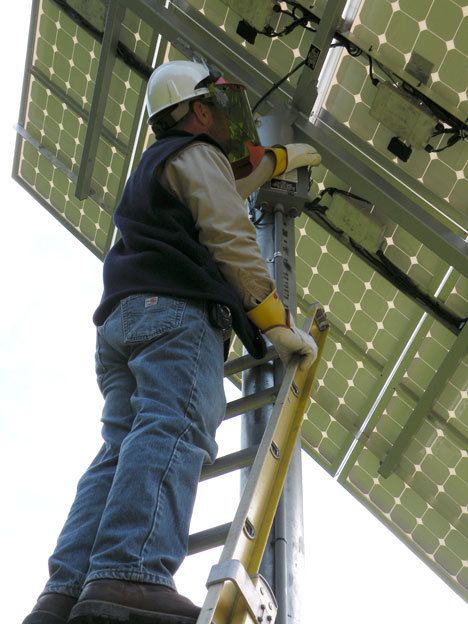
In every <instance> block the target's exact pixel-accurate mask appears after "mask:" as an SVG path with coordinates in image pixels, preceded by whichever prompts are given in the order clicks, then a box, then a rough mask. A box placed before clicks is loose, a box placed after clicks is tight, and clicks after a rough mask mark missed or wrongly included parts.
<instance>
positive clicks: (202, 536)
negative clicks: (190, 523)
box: [187, 522, 231, 555]
mask: <svg viewBox="0 0 468 624" xmlns="http://www.w3.org/2000/svg"><path fill="white" fill-rule="evenodd" d="M230 527H231V523H230V522H227V523H226V524H220V525H218V526H216V527H213V528H212V529H207V530H206V531H199V532H198V533H192V535H190V537H189V541H188V550H187V554H189V555H195V554H197V553H199V552H203V551H204V550H209V549H210V548H216V546H222V545H223V544H224V542H225V541H226V537H227V534H228V533H229V529H230Z"/></svg>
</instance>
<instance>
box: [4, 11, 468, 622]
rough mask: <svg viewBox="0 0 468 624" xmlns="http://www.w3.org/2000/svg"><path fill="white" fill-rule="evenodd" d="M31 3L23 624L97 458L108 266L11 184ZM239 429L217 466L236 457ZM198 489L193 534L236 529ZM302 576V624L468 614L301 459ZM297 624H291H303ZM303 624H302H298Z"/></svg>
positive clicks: (10, 309) (200, 580)
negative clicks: (25, 182) (25, 175)
mask: <svg viewBox="0 0 468 624" xmlns="http://www.w3.org/2000/svg"><path fill="white" fill-rule="evenodd" d="M29 7H30V3H29V2H28V1H27V0H18V1H17V2H15V3H9V4H8V14H4V16H3V20H2V25H1V28H2V37H1V43H0V45H1V53H2V54H1V57H2V59H3V76H4V83H3V94H2V99H1V106H2V115H1V156H0V157H1V161H0V179H1V189H2V192H3V197H2V201H1V211H2V219H1V223H2V226H3V227H2V234H3V237H2V244H1V246H0V253H1V258H0V260H1V275H2V286H3V288H2V290H3V296H2V302H3V303H2V305H1V312H0V314H1V322H0V332H1V336H0V343H1V345H2V350H1V353H2V358H1V363H0V368H1V377H0V418H1V422H0V427H1V444H2V447H1V456H0V475H1V492H2V494H3V497H2V505H1V509H2V513H1V521H0V522H1V526H0V535H1V539H2V543H1V550H0V552H1V553H2V557H3V565H2V596H3V600H2V603H3V604H2V622H4V623H5V624H17V623H18V624H19V623H20V622H21V621H22V618H23V617H24V616H25V615H26V614H27V612H28V611H29V610H30V608H31V607H32V605H33V603H34V601H35V598H36V596H37V595H38V594H39V593H40V591H41V589H42V587H43V584H44V583H45V581H46V578H47V576H46V575H47V557H48V555H49V554H50V552H51V550H52V549H53V547H54V544H55V540H56V537H57V534H58V532H59V530H60V528H61V526H62V524H63V521H64V519H65V515H66V513H67V510H68V507H69V505H70V503H71V501H72V499H73V496H74V491H75V487H76V482H77V480H78V478H79V477H80V475H81V473H82V472H83V470H84V469H85V468H86V466H87V465H88V464H89V463H90V461H91V459H92V458H93V457H94V455H95V453H96V451H97V449H98V448H99V446H100V439H99V431H100V423H99V418H100V410H101V407H102V399H101V397H100V395H99V392H98V390H97V387H96V384H95V378H94V369H93V358H94V341H95V331H94V327H93V325H92V322H91V315H92V312H93V311H94V308H95V307H96V305H97V302H98V301H99V298H100V294H101V263H100V262H99V261H98V260H97V259H96V258H95V257H94V256H93V255H92V254H91V253H90V252H89V251H87V250H86V249H85V248H84V247H83V246H82V245H81V244H80V243H79V242H78V241H77V240H76V239H74V238H73V237H72V235H71V234H69V233H68V232H67V231H66V230H65V229H64V228H63V227H62V226H60V225H59V223H58V222H57V221H55V219H53V217H51V216H50V215H49V214H48V213H47V212H46V211H45V210H44V209H43V208H42V207H41V206H40V205H39V204H37V203H36V202H35V201H34V200H33V199H32V198H31V197H30V196H29V195H28V194H27V193H26V192H25V191H24V190H23V189H22V188H20V187H19V186H18V185H17V184H15V183H14V182H13V181H12V180H11V177H10V174H11V162H12V158H13V149H14V138H15V133H14V130H13V125H14V123H15V122H16V120H17V115H18V108H19V99H20V91H21V81H22V76H23V66H24V57H25V50H26V37H27V31H28V26H29ZM236 427H237V425H236V423H235V422H234V421H232V422H230V423H226V424H225V425H223V426H222V428H221V429H222V431H221V433H222V435H221V454H224V453H225V452H230V451H232V450H235V448H234V442H235V441H236V440H237V437H238V435H237V430H236ZM220 483H221V484H220V485H213V484H210V485H208V484H202V486H201V488H200V495H199V500H198V502H197V506H196V511H195V516H194V522H193V527H192V529H193V530H200V529H202V528H208V526H211V525H215V524H219V523H222V522H227V521H229V520H230V519H231V518H232V515H233V511H234V506H235V501H234V499H235V495H236V494H237V492H238V485H237V480H236V477H235V476H230V477H223V479H222V480H221V482H220ZM304 493H305V526H306V552H307V572H306V577H305V588H306V592H305V596H304V605H303V616H302V620H301V622H302V624H309V623H311V622H313V621H314V622H315V621H316V622H325V621H326V622H329V623H331V624H335V623H337V622H350V623H351V624H354V623H356V624H357V623H359V624H368V623H369V624H370V623H372V624H373V623H374V622H376V621H378V622H379V624H390V623H392V624H393V622H395V621H396V620H397V619H399V620H400V621H402V622H412V621H419V622H421V621H424V622H425V624H436V623H437V624H439V623H440V622H441V621H444V622H448V623H451V622H461V621H462V619H463V616H465V618H466V604H465V603H464V602H463V601H462V600H461V599H460V598H459V597H458V596H457V595H456V594H455V593H454V592H453V591H451V590H450V589H449V588H448V587H447V586H446V585H445V584H444V583H443V582H442V581H441V580H440V579H439V578H438V577H437V576H436V575H435V574H434V573H433V572H431V571H430V570H429V568H428V567H427V566H426V565H425V564H423V563H422V562H420V561H419V560H418V559H417V558H416V557H415V556H414V555H413V554H412V553H411V552H410V551H409V550H408V549H407V548H406V547H405V546H404V545H403V544H402V543H401V542H400V541H399V540H398V539H397V538H396V537H394V536H393V535H392V534H391V533H390V532H389V531H388V530H387V529H386V528H385V527H384V526H383V525H382V524H381V523H380V522H379V521H378V520H377V519H376V518H374V517H373V516H372V515H371V514H370V513H369V512H368V511H367V510H366V509H365V508H364V507H362V506H361V505H360V504H359V503H358V502H357V501H355V500H354V499H353V498H352V497H351V495H349V494H348V493H346V492H345V491H344V490H343V488H342V487H341V486H339V485H338V484H337V483H336V482H334V481H333V479H331V478H330V477H329V476H328V475H327V474H326V473H325V472H324V471H323V470H322V469H321V468H320V467H319V466H317V465H316V464H315V463H314V462H313V461H312V460H311V459H310V458H309V457H304ZM219 552H220V550H219V549H217V550H216V551H211V552H209V553H206V554H204V555H200V556H196V557H190V558H188V559H187V560H186V562H185V563H184V565H183V567H182V569H181V571H180V572H179V574H178V575H177V579H176V580H177V583H178V587H179V590H180V591H181V592H183V593H185V594H187V595H188V596H189V597H190V598H191V599H192V600H194V601H195V602H199V603H201V602H202V601H203V598H204V594H205V590H204V582H205V580H206V577H207V575H208V571H209V568H210V567H211V565H212V564H214V563H216V561H217V557H218V556H219ZM294 624H296V622H295V623H294ZM297 624H298V623H297Z"/></svg>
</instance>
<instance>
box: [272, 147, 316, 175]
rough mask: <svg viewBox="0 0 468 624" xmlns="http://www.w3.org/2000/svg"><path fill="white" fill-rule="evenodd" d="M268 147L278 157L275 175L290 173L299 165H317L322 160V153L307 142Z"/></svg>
mask: <svg viewBox="0 0 468 624" xmlns="http://www.w3.org/2000/svg"><path fill="white" fill-rule="evenodd" d="M266 149H267V150H269V151H271V152H273V153H274V155H275V158H276V166H275V170H274V172H273V177H275V176H277V175H282V174H283V173H288V172H289V171H292V170H293V169H297V168H298V167H317V166H318V165H320V162H321V160H322V157H321V156H320V154H319V153H318V152H317V151H316V150H315V149H314V148H313V147H312V146H311V145H307V143H289V144H288V145H276V146H274V147H268V148H266Z"/></svg>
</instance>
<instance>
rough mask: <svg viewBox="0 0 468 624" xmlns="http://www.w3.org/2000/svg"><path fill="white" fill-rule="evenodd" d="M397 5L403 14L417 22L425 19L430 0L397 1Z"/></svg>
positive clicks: (430, 3)
mask: <svg viewBox="0 0 468 624" xmlns="http://www.w3.org/2000/svg"><path fill="white" fill-rule="evenodd" d="M398 4H399V7H400V9H401V10H402V11H403V12H404V13H406V14H407V15H409V16H410V17H412V18H413V19H415V20H416V21H417V22H419V21H421V20H423V19H424V18H425V17H426V15H427V13H428V11H429V9H430V8H431V5H432V0H399V2H398Z"/></svg>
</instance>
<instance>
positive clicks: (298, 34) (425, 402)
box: [14, 0, 468, 599]
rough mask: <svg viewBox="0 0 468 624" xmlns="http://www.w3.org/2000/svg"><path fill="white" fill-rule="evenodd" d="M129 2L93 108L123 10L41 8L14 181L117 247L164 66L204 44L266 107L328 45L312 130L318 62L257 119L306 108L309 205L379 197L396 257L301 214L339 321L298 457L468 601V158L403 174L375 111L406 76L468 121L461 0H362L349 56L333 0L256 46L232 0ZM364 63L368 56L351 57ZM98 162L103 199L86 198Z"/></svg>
mask: <svg viewBox="0 0 468 624" xmlns="http://www.w3.org/2000/svg"><path fill="white" fill-rule="evenodd" d="M343 4H344V3H343ZM116 5H119V6H120V7H123V8H122V18H121V27H120V29H118V37H119V41H120V43H121V44H123V46H124V48H121V49H120V50H119V51H118V53H117V54H116V55H115V59H114V60H113V65H112V67H113V69H112V76H111V79H110V82H109V86H108V89H107V90H105V92H104V93H101V94H100V95H101V96H102V97H103V98H104V100H105V101H104V102H103V101H102V100H101V101H100V102H98V101H97V99H96V100H95V97H96V94H98V95H99V93H100V89H99V87H98V88H97V87H96V78H97V76H98V72H99V66H100V61H101V50H102V49H104V46H106V45H108V41H109V38H108V39H106V38H105V37H106V28H107V27H108V26H107V25H106V22H105V16H106V11H107V10H108V8H107V7H108V3H105V2H101V1H100V0H95V1H93V2H91V1H89V2H79V1H78V0H74V1H73V2H72V1H71V0H70V1H69V2H68V3H67V2H65V1H64V0H61V1H60V2H59V1H57V0H38V1H36V2H34V3H33V12H32V18H31V37H30V45H29V51H28V64H27V68H26V74H25V83H24V84H25V86H24V92H23V100H22V107H21V111H20V117H19V126H18V142H17V149H16V154H15V168H14V176H15V177H16V179H17V180H18V182H20V183H21V184H22V185H23V186H24V187H25V188H26V189H27V190H28V191H29V192H30V193H31V194H32V195H33V196H34V197H35V198H36V199H37V200H38V201H39V202H40V203H41V204H42V205H43V206H44V207H45V208H46V209H48V210H49V211H50V212H51V213H52V214H53V215H54V216H55V217H56V218H58V219H59V220H60V222H61V223H63V225H64V226H65V227H67V229H69V230H70V231H71V232H72V233H73V234H74V235H75V236H76V237H77V238H78V239H79V240H81V241H82V242H83V243H84V244H85V245H87V246H88V247H89V249H91V251H93V253H95V254H96V255H98V256H99V257H101V258H102V257H103V256H104V255H105V253H106V252H107V250H108V249H109V247H110V245H111V243H112V240H113V238H114V236H115V232H114V228H113V226H112V223H111V215H112V213H113V210H114V208H115V205H116V202H117V200H118V197H119V194H120V192H121V190H122V187H123V184H124V183H125V180H126V177H127V175H128V173H129V171H130V170H131V168H132V166H134V163H135V162H138V159H139V156H140V154H141V152H142V150H143V149H144V148H145V147H146V146H147V145H148V144H149V142H150V141H152V138H151V135H150V133H149V131H148V129H147V127H146V124H145V123H144V114H143V113H142V111H143V98H144V90H145V72H147V71H148V68H149V67H150V66H151V65H156V64H158V63H161V62H164V61H165V60H170V59H175V58H186V57H187V56H189V55H190V53H191V50H190V48H193V50H194V51H195V52H196V53H197V54H199V55H202V56H206V57H207V58H208V59H209V60H210V61H212V62H214V63H215V64H219V65H220V66H221V68H222V69H224V70H225V71H226V72H227V74H228V75H230V76H231V77H235V78H237V79H242V78H243V81H244V82H245V83H246V84H247V85H248V88H249V95H250V98H251V102H252V103H254V102H256V101H257V100H258V99H259V97H260V96H261V95H263V94H264V93H265V92H266V91H267V90H268V88H269V87H271V83H272V82H274V81H277V80H279V79H280V78H281V77H282V76H285V75H286V74H287V73H288V72H290V71H291V70H292V69H293V68H294V67H296V66H297V64H298V63H299V62H301V61H302V60H303V59H305V58H309V57H310V55H311V54H312V52H314V46H315V49H318V50H319V51H320V46H319V45H318V44H319V43H320V42H321V41H325V42H327V43H326V46H325V51H329V52H330V54H329V56H328V61H327V65H326V67H325V68H324V71H323V72H322V74H321V81H320V83H319V85H318V98H317V102H321V105H317V104H316V105H315V107H314V111H313V113H314V116H313V118H312V119H313V122H314V123H313V124H309V122H308V116H309V113H310V112H311V109H312V104H313V101H311V102H310V106H309V109H308V110H306V113H304V111H303V110H302V108H306V107H307V101H308V100H307V95H308V93H309V91H310V93H312V91H313V89H314V88H315V87H314V85H313V84H312V83H310V84H309V83H308V82H307V80H308V76H309V74H308V73H307V72H308V71H309V68H305V69H304V68H302V71H301V70H299V71H297V72H295V73H294V74H293V75H292V76H291V78H290V79H288V80H287V81H285V82H284V83H283V84H282V85H281V86H279V87H278V89H276V90H275V91H274V92H273V93H272V95H271V97H270V98H268V99H267V100H266V101H265V102H264V103H263V104H262V105H261V106H260V109H259V110H260V111H261V112H268V111H269V109H270V105H271V104H272V103H275V102H276V103H278V102H289V100H290V98H293V102H295V103H296V104H298V107H299V113H300V114H299V115H298V118H297V120H296V121H295V130H296V135H297V137H298V139H300V140H309V141H311V142H312V143H314V144H316V145H318V146H319V148H320V150H321V151H322V153H323V164H322V165H321V166H320V167H318V168H317V169H316V170H314V176H313V181H312V184H311V189H310V199H311V201H312V200H314V199H315V198H318V197H319V196H320V195H321V200H320V204H321V205H324V206H325V208H326V207H327V206H329V205H330V203H331V202H332V201H333V195H332V193H330V189H338V192H344V193H349V192H351V193H353V194H356V195H358V196H359V197H361V198H362V199H363V200H366V201H368V202H370V204H371V205H373V211H374V213H375V214H376V215H378V216H379V218H381V219H382V220H383V221H384V222H385V226H386V227H385V234H384V239H383V241H382V245H381V251H382V254H383V256H384V258H385V259H386V261H388V262H390V263H391V264H388V262H387V265H386V266H383V265H382V263H380V264H379V263H377V262H376V259H375V256H372V257H371V256H370V255H369V254H368V253H367V254H366V253H364V252H363V251H362V249H359V248H358V246H356V245H355V244H353V242H352V241H350V240H349V238H347V237H346V236H343V234H342V233H341V232H339V231H337V228H336V227H333V224H331V223H330V222H327V220H326V218H324V213H323V212H322V213H321V214H319V213H317V212H315V213H314V212H313V211H312V210H309V211H308V212H307V213H303V214H302V215H301V216H300V217H299V218H298V219H297V220H296V254H297V259H296V272H297V301H298V313H299V316H301V315H303V314H304V313H305V312H306V310H307V308H308V306H309V305H310V304H311V303H312V302H313V301H315V300H318V301H320V302H321V303H322V305H323V306H324V307H325V310H326V312H327V314H328V317H329V319H330V322H331V333H330V337H329V339H328V343H327V345H326V351H325V355H324V358H323V362H322V364H321V367H320V370H319V373H318V380H317V385H316V388H315V391H314V393H313V398H312V399H311V401H310V406H309V409H308V414H307V419H306V421H305V422H304V427H303V438H302V441H303V448H304V449H305V451H307V452H308V453H309V454H310V455H311V456H312V457H313V458H314V459H315V460H316V461H317V462H318V463H320V465H321V466H323V468H324V469H325V470H327V471H328V472H329V473H330V474H332V475H336V476H337V478H338V481H339V482H340V483H341V484H342V485H343V486H344V487H345V488H346V489H347V490H348V491H349V492H350V493H351V494H352V495H353V496H355V497H356V498H357V499H358V500H360V501H361V502H362V504H363V505H365V506H366V507H367V508H368V509H369V510H370V511H371V512H372V513H374V514H375V515H377V517H378V518H379V519H380V520H381V521H382V522H383V523H384V524H385V525H386V526H388V527H389V529H391V530H392V531H393V532H394V533H395V534H396V535H398V537H399V538H400V539H401V540H402V541H404V542H405V543H406V544H407V545H408V546H409V548H411V549H412V550H413V551H414V552H415V553H416V554H417V555H418V556H419V557H421V558H422V559H423V560H424V561H425V562H426V563H427V564H428V565H429V566H431V568H432V569H433V570H434V571H435V572H436V573H437V574H438V575H440V576H441V577H442V578H443V579H444V580H445V581H446V582H447V583H448V584H449V585H450V586H451V587H452V588H453V589H454V590H455V591H456V592H458V593H459V594H460V595H461V596H463V597H464V598H465V599H468V409H467V398H468V357H467V355H466V354H467V344H468V339H467V329H466V326H463V319H465V318H466V317H467V310H468V263H467V262H466V259H467V251H466V241H467V233H468V230H467V228H468V221H467V210H466V208H467V197H468V189H467V187H468V182H467V175H466V174H467V172H468V150H467V145H466V142H463V141H461V140H460V141H458V142H457V143H455V144H454V145H452V147H450V148H449V149H445V150H444V151H440V152H438V151H434V150H437V149H441V148H442V147H444V146H445V145H446V144H447V136H450V135H449V134H447V133H442V134H440V135H437V136H436V137H434V139H431V141H433V145H432V147H433V148H434V150H433V151H426V150H424V149H421V150H416V149H414V150H413V153H412V154H411V156H410V158H409V159H408V161H407V162H404V161H403V160H402V159H401V158H399V157H397V156H396V155H395V154H394V153H392V152H390V151H389V150H388V145H389V142H390V140H391V139H392V131H391V130H389V129H388V128H387V127H386V126H385V125H384V124H383V123H382V122H379V121H378V120H376V119H375V118H374V117H373V116H372V115H371V114H370V109H371V107H372V105H373V102H374V98H375V94H376V91H377V87H376V86H375V85H374V84H373V82H372V78H373V79H375V80H379V81H380V82H381V83H382V82H384V81H389V82H390V83H393V82H396V81H400V82H401V80H404V81H405V84H406V88H407V89H408V90H413V91H414V89H417V92H418V93H419V94H420V95H421V97H423V98H425V101H430V102H431V103H432V105H433V106H434V107H438V108H437V109H434V110H441V111H442V112H444V111H445V113H446V114H447V115H449V118H450V119H452V120H458V122H460V123H463V122H464V121H465V119H466V116H467V112H468V101H467V98H466V89H467V84H468V75H467V69H466V68H467V67H468V59H467V56H468V49H467V43H466V42H467V40H468V37H467V26H468V7H467V6H465V5H466V3H464V2H455V1H453V0H440V2H437V3H433V2H429V1H428V0H417V1H414V0H413V1H411V2H410V1H409V0H397V1H394V2H386V1H384V0H373V1H372V2H371V0H365V1H364V2H361V3H357V2H354V3H348V9H349V10H347V13H348V14H349V11H352V9H353V8H354V12H353V11H352V12H353V13H354V14H353V15H352V16H351V17H352V19H351V20H349V19H348V21H346V22H345V24H344V26H342V27H340V33H341V35H342V37H344V40H343V39H342V40H340V41H341V43H343V42H344V41H345V42H346V45H347V46H348V48H346V47H345V48H338V49H335V48H334V49H331V48H330V47H329V46H330V42H331V41H332V39H333V35H334V33H333V32H329V33H328V35H329V37H328V39H327V38H326V36H325V35H324V33H323V31H320V20H323V22H321V23H322V24H325V23H326V20H327V19H329V14H328V13H327V11H330V6H328V5H329V3H327V2H325V0H323V1H318V2H316V3H315V5H314V7H313V9H312V11H313V15H314V20H312V21H311V22H309V27H310V29H316V30H317V33H313V32H311V30H305V29H304V28H296V29H295V30H293V31H292V32H291V33H290V34H288V35H285V36H281V37H278V36H277V37H266V36H262V35H257V37H256V40H255V44H254V45H249V44H247V43H246V42H245V41H244V40H243V39H242V38H241V37H240V36H239V35H237V34H236V29H237V25H238V22H239V15H238V14H237V13H235V12H234V11H232V9H230V8H229V7H228V6H227V3H224V2H221V1H220V0H191V1H190V2H182V1H174V2H172V3H168V7H169V8H167V9H166V8H163V7H162V6H158V7H157V8H155V6H154V3H150V2H149V1H146V0H135V1H134V2H129V1H126V2H123V1H122V2H121V3H116ZM286 5H287V3H282V4H281V6H282V8H286ZM288 23H290V18H288V17H287V16H286V15H284V14H282V15H276V16H275V18H274V20H273V21H272V24H271V25H272V27H273V28H275V29H276V32H281V30H282V29H284V28H285V27H286V26H287V24H288ZM107 32H108V31H107ZM325 34H326V33H325ZM340 41H339V40H338V39H336V38H335V39H334V42H335V43H334V45H336V44H337V43H339V42H340ZM353 46H354V47H353ZM357 50H361V53H360V54H359V56H355V55H351V54H350V53H349V51H351V52H353V53H354V54H355V53H356V51H357ZM310 58H311V57H310ZM369 59H370V60H369ZM104 60H106V59H104ZM371 63H372V67H370V64H371ZM311 64H312V61H311ZM294 98H296V99H295V100H294ZM304 103H305V104H304ZM99 104H100V105H101V108H102V123H98V124H97V127H96V128H95V129H94V132H95V133H96V134H95V139H96V138H97V143H96V145H95V149H96V153H95V159H94V160H92V162H91V164H89V162H88V160H89V154H91V153H92V149H91V148H92V147H93V146H92V144H91V142H90V136H89V135H90V133H89V132H88V129H89V128H90V127H93V128H94V125H93V124H95V123H96V119H97V116H96V117H94V118H93V116H92V115H91V112H92V111H98V112H99V110H100V109H99ZM301 107H302V108H301ZM301 115H302V116H301ZM86 145H88V147H86V150H88V149H89V150H90V151H89V152H88V156H87V158H84V157H83V151H84V149H85V146H86ZM87 162H88V164H86V163H87ZM85 169H87V171H88V173H89V175H90V180H89V182H90V184H89V186H90V190H89V193H88V196H87V197H86V198H85V199H78V198H77V197H76V192H77V185H78V186H79V187H80V188H81V185H82V183H83V171H84V170H85ZM80 176H81V177H80ZM85 187H86V185H85V186H84V187H83V188H85ZM78 191H79V189H78ZM333 192H334V191H333ZM78 194H80V191H79V192H78ZM345 197H346V195H345ZM405 276H406V279H405ZM407 278H409V280H410V281H408V279H407ZM299 322H300V321H299ZM234 352H237V353H240V345H239V343H236V344H235V345H234V347H233V353H234ZM233 353H232V355H233ZM384 475H385V476H384Z"/></svg>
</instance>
